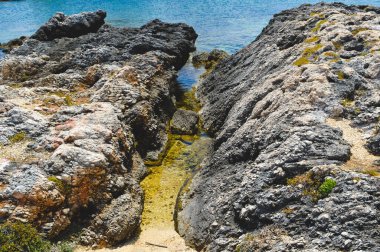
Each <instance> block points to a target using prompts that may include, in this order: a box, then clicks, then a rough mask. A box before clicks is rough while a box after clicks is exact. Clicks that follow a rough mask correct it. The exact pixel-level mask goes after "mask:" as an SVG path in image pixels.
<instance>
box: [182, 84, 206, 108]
mask: <svg viewBox="0 0 380 252" xmlns="http://www.w3.org/2000/svg"><path fill="white" fill-rule="evenodd" d="M195 92H196V88H195V87H193V88H192V89H190V90H188V91H186V92H181V93H180V94H178V97H177V99H178V101H177V104H176V105H177V108H179V109H186V110H191V111H195V112H198V111H200V110H201V108H202V106H201V104H200V103H199V101H198V99H197V98H196V95H195Z"/></svg>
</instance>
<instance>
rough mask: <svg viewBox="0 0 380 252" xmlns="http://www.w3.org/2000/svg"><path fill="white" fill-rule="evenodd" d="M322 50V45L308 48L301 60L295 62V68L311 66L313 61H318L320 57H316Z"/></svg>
mask: <svg viewBox="0 0 380 252" xmlns="http://www.w3.org/2000/svg"><path fill="white" fill-rule="evenodd" d="M321 48H323V45H322V44H316V45H315V46H312V47H307V48H306V49H305V50H304V51H303V53H302V56H301V57H300V58H298V59H297V60H296V61H295V62H293V65H295V66H298V67H300V66H303V65H306V64H309V63H310V62H311V61H310V60H311V59H312V60H317V59H318V56H317V55H315V54H316V53H317V52H318V51H319V50H320V49H321Z"/></svg>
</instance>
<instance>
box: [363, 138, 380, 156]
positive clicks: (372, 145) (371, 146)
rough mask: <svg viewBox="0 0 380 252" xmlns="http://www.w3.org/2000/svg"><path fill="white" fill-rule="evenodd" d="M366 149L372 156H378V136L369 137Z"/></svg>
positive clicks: (379, 139) (379, 142)
mask: <svg viewBox="0 0 380 252" xmlns="http://www.w3.org/2000/svg"><path fill="white" fill-rule="evenodd" d="M366 147H367V148H368V150H369V151H370V152H371V153H372V154H374V155H380V135H379V134H377V135H375V136H373V137H371V138H370V139H369V140H368V142H367V145H366Z"/></svg>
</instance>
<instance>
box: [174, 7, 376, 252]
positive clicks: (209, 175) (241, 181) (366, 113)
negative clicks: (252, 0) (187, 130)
mask: <svg viewBox="0 0 380 252" xmlns="http://www.w3.org/2000/svg"><path fill="white" fill-rule="evenodd" d="M378 12H379V9H378V8H375V7H364V6H359V7H356V6H346V5H344V4H323V3H321V4H317V5H303V6H301V7H299V8H295V9H291V10H287V11H283V12H281V13H279V14H277V15H275V16H274V18H273V19H272V20H271V21H270V23H269V25H268V26H267V27H266V28H265V29H264V30H263V32H262V33H261V35H260V36H259V37H258V38H257V39H256V40H255V41H254V42H253V43H252V44H250V45H249V46H247V47H246V48H244V49H242V50H241V51H240V52H238V53H236V54H235V55H233V56H231V57H230V58H228V59H227V60H225V61H223V62H222V63H220V64H219V65H218V66H216V68H215V70H214V71H213V72H212V73H211V74H210V75H209V76H208V77H207V78H206V79H205V80H204V81H203V82H202V83H201V84H200V86H199V87H198V91H197V92H198V93H197V97H198V98H199V99H200V100H201V102H202V104H203V105H204V106H203V109H202V113H201V116H202V117H203V118H202V119H203V123H204V127H205V128H206V129H208V132H209V133H211V134H212V135H213V136H215V144H214V152H213V154H212V155H211V157H210V158H209V159H208V160H207V162H206V163H205V165H204V168H202V169H201V170H200V171H199V172H198V173H197V174H196V175H195V177H194V178H193V180H192V183H191V186H190V188H189V189H188V190H187V191H186V192H184V193H183V195H182V196H181V203H182V204H181V208H182V210H181V209H180V211H179V213H178V218H177V223H178V225H177V227H178V231H179V233H180V234H181V235H182V236H183V237H184V238H185V239H186V241H187V243H188V244H189V245H192V246H193V247H195V248H197V249H198V250H202V249H204V250H206V251H236V250H238V251H239V250H240V251H314V250H315V251H340V250H344V251H378V250H380V240H379V239H378V234H380V225H379V224H380V215H379V202H380V193H379V188H380V180H379V178H376V177H371V176H368V175H365V174H362V173H357V172H354V171H347V169H352V168H354V169H358V170H360V169H361V165H363V168H364V167H365V166H367V165H372V164H371V163H370V164H366V163H362V164H361V163H360V162H359V163H354V164H352V162H351V161H352V160H350V158H352V157H354V156H355V154H356V153H354V152H355V151H356V148H354V146H350V145H349V144H348V140H349V139H348V138H349V137H350V136H349V135H348V136H347V134H346V133H345V134H343V133H344V131H345V130H346V128H344V127H342V128H334V127H333V126H330V125H332V123H331V122H338V123H337V124H339V122H340V121H337V120H338V119H331V118H342V117H344V118H345V120H350V121H349V122H350V123H351V124H348V125H350V126H347V127H349V128H352V127H358V126H360V130H361V131H362V132H363V137H365V136H368V135H373V134H374V132H376V129H377V125H378V120H377V119H376V118H379V116H380V111H379V109H378V105H379V101H380V100H379V97H380V96H379V95H380V91H379V76H380V75H379V74H380V67H379V66H380V54H379V48H380V44H379V40H378V36H379V35H380V32H379V30H378V29H377V28H376V27H377V26H378V21H379V18H380V17H379V14H378ZM347 59H348V60H347ZM342 131H343V132H342ZM347 137H348V138H347ZM375 142H376V141H375ZM353 144H356V143H353ZM361 147H363V146H361ZM364 155H369V154H365V153H364ZM371 158H372V157H371ZM364 160H365V159H364ZM371 160H373V159H371ZM350 165H351V166H354V167H351V166H350ZM342 168H344V169H342ZM335 183H336V186H335V187H334V184H335ZM329 186H330V188H329ZM326 191H327V193H326Z"/></svg>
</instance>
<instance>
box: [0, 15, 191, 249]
mask: <svg viewBox="0 0 380 252" xmlns="http://www.w3.org/2000/svg"><path fill="white" fill-rule="evenodd" d="M104 17H105V13H104V12H102V11H98V12H95V13H82V14H77V15H73V16H64V15H63V14H57V15H56V16H54V17H53V18H52V19H51V20H50V21H49V22H48V23H47V24H46V25H44V26H42V27H41V28H40V29H39V30H38V31H37V32H36V34H35V35H34V36H32V37H31V38H28V39H26V40H25V41H23V43H22V45H21V46H19V44H18V45H17V46H19V47H17V48H14V49H13V50H12V51H11V52H10V53H9V54H7V55H6V57H5V58H4V59H2V60H1V61H0V70H1V71H0V94H1V95H0V221H6V220H9V221H22V222H29V223H32V224H34V225H35V226H36V227H38V228H39V230H40V231H43V232H45V233H46V234H47V235H48V237H50V238H57V237H58V236H59V235H60V234H62V233H63V232H65V231H66V230H69V229H71V227H72V226H73V225H75V226H78V225H79V226H81V228H84V229H83V230H82V231H83V232H82V233H81V236H80V241H81V242H82V243H83V244H86V245H95V246H97V245H99V246H104V245H114V244H117V243H120V242H122V241H124V240H125V239H128V238H131V237H132V236H133V235H134V234H135V233H136V231H137V229H138V227H139V225H140V222H141V213H142V208H143V193H142V189H141V188H140V185H139V181H140V180H141V179H142V178H143V177H144V176H145V174H146V171H147V170H146V167H145V165H144V162H143V159H144V158H145V157H146V156H147V155H149V153H150V152H154V151H159V150H160V149H162V148H163V147H164V145H165V143H166V140H167V137H166V125H167V124H168V122H169V119H170V118H171V117H172V115H173V113H174V112H175V105H174V92H175V89H176V88H175V85H177V84H176V82H175V80H176V72H177V69H179V68H180V67H181V66H182V65H183V64H184V63H185V62H186V60H187V58H188V57H189V53H190V52H191V51H193V50H194V49H195V48H194V42H195V39H196V37H197V35H196V33H195V31H194V30H193V29H192V28H191V27H189V26H187V25H185V24H167V23H163V22H161V21H159V20H154V21H152V22H150V23H148V24H147V25H145V26H143V27H141V28H133V29H131V28H114V27H111V26H108V25H103V22H104ZM20 44H21V43H20Z"/></svg>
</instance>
